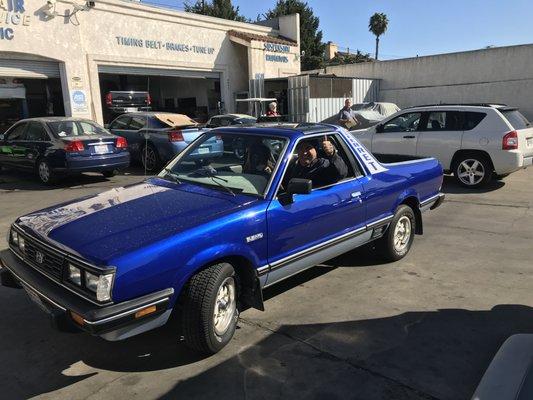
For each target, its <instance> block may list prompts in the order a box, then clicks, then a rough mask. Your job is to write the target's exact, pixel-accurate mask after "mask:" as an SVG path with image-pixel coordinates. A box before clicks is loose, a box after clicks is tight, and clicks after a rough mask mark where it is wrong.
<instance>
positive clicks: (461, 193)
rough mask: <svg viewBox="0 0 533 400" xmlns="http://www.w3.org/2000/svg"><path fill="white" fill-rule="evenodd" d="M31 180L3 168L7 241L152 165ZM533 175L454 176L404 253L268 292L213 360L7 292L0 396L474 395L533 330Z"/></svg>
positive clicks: (169, 337) (352, 262)
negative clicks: (73, 318)
mask: <svg viewBox="0 0 533 400" xmlns="http://www.w3.org/2000/svg"><path fill="white" fill-rule="evenodd" d="M28 179H29V177H28V176H27V175H24V174H18V173H14V172H9V173H0V235H1V237H2V238H3V237H5V233H6V232H7V229H8V227H9V224H10V223H11V222H12V221H13V220H14V219H15V218H16V216H18V215H20V214H23V213H27V212H30V211H32V210H35V209H38V208H42V207H45V206H48V205H51V204H54V203H58V202H61V201H65V200H68V199H70V198H75V197H80V196H84V195H87V194H92V193H96V192H100V191H102V190H105V189H106V188H108V187H113V186H118V185H123V184H127V183H133V182H135V181H138V180H139V179H142V173H141V172H135V171H134V172H133V173H132V174H130V175H127V176H117V177H114V178H112V179H110V180H107V179H104V178H101V177H99V176H97V175H87V176H84V177H83V178H82V179H81V180H80V182H79V183H81V184H78V182H75V181H70V182H67V183H66V184H64V185H62V186H60V187H57V188H53V189H45V188H43V187H41V186H39V184H37V183H36V182H35V181H33V182H32V181H29V182H28ZM532 180H533V169H529V170H527V171H520V172H517V173H515V174H513V175H511V176H509V177H508V178H506V179H505V180H503V181H500V182H494V183H493V184H491V185H489V186H488V187H487V188H486V189H484V190H483V191H480V192H470V191H466V190H464V189H462V188H459V187H458V186H456V185H455V184H454V183H453V180H452V179H449V178H447V179H446V180H445V185H444V191H445V192H446V193H447V200H446V201H445V203H444V204H443V205H442V206H441V207H440V208H439V209H437V210H435V211H433V212H430V213H428V214H426V215H425V226H424V230H425V234H424V235H423V236H417V237H416V239H415V243H414V246H413V248H412V249H411V252H410V254H409V255H408V256H407V257H406V258H405V259H403V260H401V261H400V262H397V263H393V264H376V262H375V259H374V257H373V254H372V249H367V250H356V251H352V252H350V253H347V254H344V255H342V256H340V257H338V258H336V259H334V260H330V261H329V262H328V263H326V264H327V265H324V266H317V267H315V268H313V269H310V270H308V271H306V272H305V273H303V274H300V275H298V276H295V277H293V278H291V279H289V280H287V281H285V282H284V283H282V284H280V285H277V286H274V287H272V288H269V289H267V291H266V293H265V296H266V298H267V300H266V303H265V306H266V311H265V312H259V311H256V310H248V311H245V312H244V313H243V314H242V315H241V317H242V318H241V321H240V323H239V329H238V331H237V332H236V335H235V337H234V339H233V340H232V342H231V343H230V345H229V346H228V347H227V348H225V349H224V350H223V351H222V352H220V353H219V354H217V355H215V356H212V357H208V358H201V357H198V356H197V355H195V354H194V353H193V352H191V351H189V350H188V349H187V348H185V347H184V346H183V345H182V344H181V343H179V338H178V337H177V335H176V334H175V332H174V331H172V330H171V329H168V328H163V329H159V330H157V331H153V332H149V333H147V334H144V335H142V336H140V337H135V338H132V339H129V340H126V341H124V342H118V343H110V342H105V341H103V340H101V339H98V338H94V337H90V336H88V335H84V334H64V333H58V332H55V331H53V330H52V329H51V328H50V327H49V325H48V321H47V319H46V317H45V316H44V315H43V314H42V312H41V311H40V310H39V309H38V308H37V307H35V306H34V305H33V304H32V303H31V302H30V300H29V299H28V298H27V297H26V295H25V294H24V292H23V291H20V290H19V291H17V290H13V289H7V288H2V287H0V304H1V308H0V310H1V313H0V332H1V335H0V355H1V359H2V363H0V388H1V389H2V391H1V393H2V394H1V396H2V397H3V398H9V399H12V398H13V399H17V398H29V397H34V396H35V397H38V398H42V399H63V398H64V399H87V398H90V399H106V398H116V399H131V398H142V399H158V398H165V399H166V398H168V399H182V398H183V399H196V398H202V399H205V398H207V399H210V398H213V399H215V398H216V399H217V400H220V399H241V398H242V399H266V398H269V399H270V398H280V399H281V398H310V399H313V398H316V399H322V398H328V399H345V398H350V399H370V400H374V399H469V398H470V396H471V395H472V393H473V392H474V390H475V387H476V385H477V384H478V382H479V380H480V379H481V376H482V375H483V372H484V371H485V369H486V368H487V366H488V365H489V363H490V360H491V358H492V356H493V355H494V354H495V353H496V351H497V350H498V348H499V346H500V345H501V344H502V343H503V342H504V340H505V339H506V338H507V337H508V336H510V335H512V334H515V333H533V308H532V307H533V294H532V292H531V287H532V284H533V274H532V273H531V268H532V264H531V260H532V256H531V253H532V251H533V246H532V244H531V243H532V240H533V212H532V211H531V205H532V202H533V184H532V183H531V182H532ZM74 183H76V184H77V185H76V186H74V187H69V185H72V184H74ZM4 247H5V242H2V244H0V248H4Z"/></svg>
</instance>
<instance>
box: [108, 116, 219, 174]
mask: <svg viewBox="0 0 533 400" xmlns="http://www.w3.org/2000/svg"><path fill="white" fill-rule="evenodd" d="M198 126H199V125H198V123H197V122H196V121H194V120H192V119H191V118H189V117H188V116H186V115H183V114H172V113H158V112H142V113H141V112H139V113H128V114H124V115H121V116H119V117H118V118H116V119H115V120H114V121H113V122H111V123H110V124H109V130H110V131H111V132H112V133H113V134H115V135H118V136H121V137H124V138H126V140H127V141H128V143H129V149H130V153H131V155H132V157H133V159H136V160H139V161H141V163H142V164H143V167H144V168H145V169H146V171H148V172H156V171H158V170H159V169H160V167H161V166H162V165H163V164H166V163H167V162H168V161H169V160H171V159H172V158H174V156H175V155H176V154H178V153H180V152H181V151H182V150H183V149H185V148H186V147H187V146H188V145H189V143H191V142H192V141H193V140H195V139H196V138H198V136H200V135H201V134H202V133H203V132H204V130H203V129H201V128H199V127H198ZM223 153H224V149H223V146H222V141H221V140H219V139H217V137H216V136H214V137H213V138H212V139H211V140H209V141H208V142H206V143H204V145H203V146H202V147H201V148H198V149H197V152H196V153H195V155H194V156H195V157H196V158H197V160H198V162H201V159H202V158H204V156H205V155H208V156H209V157H212V156H222V154H223Z"/></svg>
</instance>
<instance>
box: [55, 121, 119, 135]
mask: <svg viewBox="0 0 533 400" xmlns="http://www.w3.org/2000/svg"><path fill="white" fill-rule="evenodd" d="M48 126H49V127H50V129H51V130H52V132H53V133H54V135H55V136H58V137H71V136H85V135H103V134H109V133H108V132H107V131H106V130H105V129H104V128H102V127H101V126H99V125H97V124H95V123H94V122H90V121H54V122H49V123H48Z"/></svg>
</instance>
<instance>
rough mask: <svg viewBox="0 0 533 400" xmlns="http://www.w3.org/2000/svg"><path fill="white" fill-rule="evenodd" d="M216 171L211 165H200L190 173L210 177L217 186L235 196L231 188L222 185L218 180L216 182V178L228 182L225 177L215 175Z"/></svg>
mask: <svg viewBox="0 0 533 400" xmlns="http://www.w3.org/2000/svg"><path fill="white" fill-rule="evenodd" d="M216 173H217V170H216V169H214V168H213V167H211V166H209V167H202V168H198V169H197V170H196V171H193V173H192V174H197V175H200V176H205V177H207V178H210V179H211V180H212V181H213V183H215V184H216V185H217V186H220V187H221V188H222V189H224V190H225V191H226V192H228V193H229V194H231V195H232V196H233V197H235V193H234V192H233V190H231V189H230V188H229V187H227V186H224V185H223V184H221V183H220V182H217V181H216V179H219V180H221V181H222V182H226V183H227V182H228V180H227V179H224V178H221V177H220V176H216V175H215V174H216Z"/></svg>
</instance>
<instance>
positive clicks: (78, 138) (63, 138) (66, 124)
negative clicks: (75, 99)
mask: <svg viewBox="0 0 533 400" xmlns="http://www.w3.org/2000/svg"><path fill="white" fill-rule="evenodd" d="M127 147H128V144H127V141H126V140H125V139H124V138H122V137H117V136H114V135H112V134H111V133H109V132H108V131H106V130H105V129H104V128H102V127H101V126H99V125H98V124H96V123H94V122H92V121H89V120H85V119H76V118H67V117H47V118H31V119H24V120H21V121H19V122H17V123H16V124H15V125H13V126H12V127H11V128H10V129H9V130H8V131H7V132H6V133H5V134H3V135H0V167H2V166H8V167H12V168H17V169H25V170H29V171H35V172H36V174H37V176H38V177H39V179H40V180H41V182H42V183H44V184H51V183H53V182H54V181H55V180H56V178H58V177H59V176H62V175H63V176H64V175H67V174H73V173H80V172H101V173H102V174H103V175H104V176H105V177H111V176H113V175H114V174H115V172H116V171H117V170H122V169H125V168H127V167H128V166H129V163H130V154H129V152H128V149H127Z"/></svg>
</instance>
